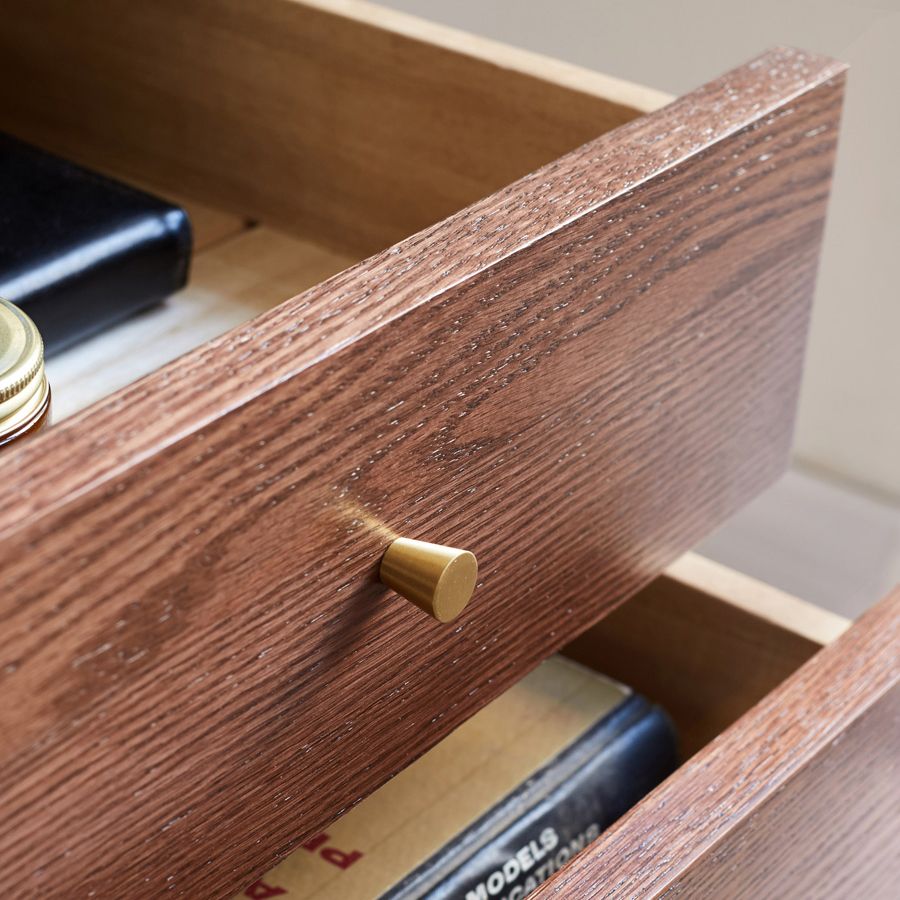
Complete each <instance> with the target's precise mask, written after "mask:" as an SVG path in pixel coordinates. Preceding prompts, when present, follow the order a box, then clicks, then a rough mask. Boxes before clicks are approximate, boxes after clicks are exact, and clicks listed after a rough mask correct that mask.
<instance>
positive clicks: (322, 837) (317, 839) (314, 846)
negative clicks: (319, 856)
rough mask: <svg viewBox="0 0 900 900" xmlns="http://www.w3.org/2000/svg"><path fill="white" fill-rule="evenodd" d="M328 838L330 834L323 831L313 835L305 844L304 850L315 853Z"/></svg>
mask: <svg viewBox="0 0 900 900" xmlns="http://www.w3.org/2000/svg"><path fill="white" fill-rule="evenodd" d="M327 840H328V835H327V834H325V832H324V831H323V832H322V833H321V834H316V835H313V836H312V837H311V838H310V839H309V840H308V841H306V842H305V843H304V844H303V849H304V850H309V852H310V853H315V852H316V850H318V849H319V847H321V846H322V844H324V843H325V841H327Z"/></svg>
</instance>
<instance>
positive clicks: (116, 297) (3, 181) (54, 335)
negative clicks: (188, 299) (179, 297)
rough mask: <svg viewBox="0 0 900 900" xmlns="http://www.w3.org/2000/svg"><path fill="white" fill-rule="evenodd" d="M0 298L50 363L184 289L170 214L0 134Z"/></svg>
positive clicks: (179, 244) (170, 208)
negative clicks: (32, 327) (24, 320)
mask: <svg viewBox="0 0 900 900" xmlns="http://www.w3.org/2000/svg"><path fill="white" fill-rule="evenodd" d="M0 197H2V202H0V296H2V297H5V298H6V299H7V300H11V301H12V302H13V303H16V304H18V305H19V306H21V307H22V309H24V310H25V311H26V312H27V313H28V314H29V315H30V316H31V317H32V319H34V321H35V324H36V325H37V326H38V328H39V329H40V332H41V334H42V336H43V338H44V344H45V347H46V352H47V354H48V355H51V354H52V353H54V352H57V351H58V350H61V349H62V348H64V347H66V346H68V345H70V344H72V343H75V342H76V341H79V340H81V339H83V338H85V337H88V336H90V335H92V334H94V333H96V332H98V331H100V330H102V329H103V328H106V327H108V326H109V325H112V324H114V323H115V322H118V321H120V320H121V319H124V318H125V317H127V316H130V315H132V314H133V313H135V312H137V311H139V310H142V309H145V308H147V307H149V306H153V305H154V304H156V303H158V302H159V301H160V300H162V299H163V298H164V297H166V296H168V295H169V294H171V293H173V292H174V291H177V290H178V289H179V288H180V287H183V285H184V283H185V281H186V279H187V272H188V266H189V263H190V256H191V226H190V221H189V220H188V217H187V213H185V211H184V210H183V209H180V208H179V207H177V206H174V205H172V204H171V203H167V202H165V201H164V200H160V199H158V198H157V197H153V196H151V195H150V194H147V193H144V192H143V191H139V190H136V189H134V188H132V187H129V186H127V185H124V184H121V183H120V182H117V181H114V180H113V179H111V178H107V177H105V176H103V175H99V174H97V173H95V172H91V171H89V170H87V169H84V168H82V167H81V166H77V165H74V164H73V163H70V162H67V161H66V160H64V159H60V158H59V157H57V156H53V155H51V154H49V153H45V152H44V151H42V150H39V149H37V148H35V147H32V146H30V145H28V144H25V143H23V142H21V141H19V140H16V139H15V138H12V137H9V136H8V135H2V134H0Z"/></svg>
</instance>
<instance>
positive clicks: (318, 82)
mask: <svg viewBox="0 0 900 900" xmlns="http://www.w3.org/2000/svg"><path fill="white" fill-rule="evenodd" d="M73 34H77V35H78V39H77V40H71V39H70V36H71V35H73ZM667 99H668V98H666V97H665V95H663V94H660V93H658V92H656V91H650V90H647V89H641V88H637V87H635V86H633V85H628V84H627V83H623V82H619V81H616V79H613V78H609V77H606V76H602V75H598V74H595V73H592V72H588V71H586V70H583V69H578V68H577V67H574V66H566V65H564V64H562V63H556V62H553V61H549V60H545V59H543V58H541V57H538V56H536V55H534V54H530V53H526V52H524V51H516V50H513V49H511V48H507V47H503V46H502V45H499V44H496V43H493V42H490V41H486V40H483V39H477V38H473V37H471V36H469V35H462V34H460V33H458V32H455V31H453V30H452V29H448V28H445V27H442V26H439V25H434V24H431V23H427V22H421V21H419V20H417V19H415V18H412V17H410V16H405V15H402V14H400V13H396V12H392V11H390V10H385V9H380V8H378V7H375V6H372V5H370V4H367V3H356V2H347V0H340V2H322V0H320V2H316V3H298V2H294V0H192V2H190V3H184V2H181V0H162V2H160V0H157V2H154V3H134V2H131V0H84V2H81V3H77V4H73V3H71V2H70V0H18V2H17V0H7V2H6V3H5V4H4V16H3V28H2V29H0V116H2V120H3V123H4V126H3V127H4V129H5V130H7V131H12V132H14V133H17V134H20V135H22V136H24V137H26V138H28V139H31V140H34V141H36V142H38V143H40V144H43V145H45V146H48V147H51V148H54V149H57V150H59V151H60V152H63V153H65V154H66V155H69V156H71V157H73V158H77V159H80V160H82V161H85V162H89V163H90V164H91V165H94V166H98V167H100V168H102V169H112V170H114V171H116V172H123V173H125V174H128V175H131V176H133V177H136V178H141V179H147V180H149V181H151V182H153V183H155V184H158V185H160V187H162V188H169V189H170V190H175V191H177V192H179V193H185V194H187V195H188V196H191V197H194V198H195V199H197V200H199V201H202V202H204V203H207V204H209V205H211V206H214V207H219V208H222V209H224V210H227V211H230V212H233V213H237V214H239V215H242V216H246V217H249V218H252V219H257V220H260V221H262V222H265V223H266V224H267V225H270V226H274V227H278V228H281V229H284V230H287V231H291V232H296V233H299V234H301V235H303V236H305V237H307V238H311V239H313V240H316V241H324V242H326V243H327V244H329V245H332V246H335V247H338V248H340V249H342V250H350V251H351V252H354V253H359V254H360V255H364V254H367V253H371V252H374V251H375V250H380V249H383V248H384V247H386V246H388V245H389V244H393V243H394V242H395V241H398V240H400V239H401V238H405V237H407V236H408V235H410V234H412V233H414V232H416V231H418V230H419V229H421V228H424V227H426V226H428V225H431V224H433V223H434V222H436V221H438V220H439V219H442V218H443V217H445V216H448V215H450V214H451V213H454V212H456V211H457V210H459V209H461V208H462V207H463V206H466V205H467V204H469V203H472V202H473V201H475V200H478V199H479V198H481V197H484V196H485V195H486V194H489V193H491V192H492V191H495V190H497V189H498V188H500V187H503V186H504V185H506V184H509V183H510V182H511V181H513V180H514V179H516V178H519V177H521V176H522V175H524V174H526V173H527V172H530V171H531V170H533V169H535V168H537V167H538V166H541V165H544V164H545V163H547V162H549V161H550V160H552V159H555V158H556V157H557V156H560V155H561V154H562V153H566V152H568V151H569V150H572V149H573V148H574V147H577V146H578V145H579V144H582V143H584V142H585V141H587V140H590V139H592V138H595V137H596V136H597V135H598V134H600V133H601V132H603V131H607V130H609V129H611V128H615V127H616V126H618V125H621V124H622V123H624V122H627V121H629V120H630V119H633V118H634V117H635V116H637V115H639V114H640V113H641V112H642V111H645V110H648V109H653V108H656V107H658V106H660V105H662V103H664V102H666V100H667Z"/></svg>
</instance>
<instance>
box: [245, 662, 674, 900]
mask: <svg viewBox="0 0 900 900" xmlns="http://www.w3.org/2000/svg"><path fill="white" fill-rule="evenodd" d="M676 765H677V753H676V742H675V736H674V733H673V730H672V726H671V724H670V722H669V720H668V718H667V716H666V715H665V713H663V712H662V710H660V709H659V708H658V707H656V706H654V705H653V704H651V703H649V702H648V701H647V700H646V699H644V698H643V697H640V696H639V695H636V694H633V693H632V692H631V691H630V690H629V689H628V688H626V687H624V686H622V685H619V684H617V683H615V682H612V681H609V680H608V679H605V678H603V677H602V676H601V675H598V674H597V673H596V672H593V671H591V670H589V669H586V668H584V667H582V666H579V665H576V664H575V663H572V662H570V661H569V660H566V659H564V658H562V657H554V658H552V659H550V660H547V662H545V663H543V664H542V665H541V666H540V667H538V669H536V670H535V671H534V672H532V673H531V674H530V675H528V676H527V677H526V678H525V679H524V680H523V681H522V682H520V683H519V684H517V685H515V686H514V687H513V688H511V689H510V690H509V691H508V692H507V693H506V694H504V695H503V696H502V697H500V698H499V699H498V700H495V701H494V702H493V703H492V704H489V705H488V706H487V707H485V709H483V710H482V711H481V712H479V713H478V714H476V715H475V716H474V717H473V718H472V719H470V720H469V721H468V722H466V723H465V724H464V725H462V726H460V728H459V729H457V730H456V731H455V732H454V733H453V734H451V735H450V736H449V737H448V738H446V739H445V740H444V741H443V742H442V743H441V744H438V746H437V747H435V748H434V749H433V750H431V751H430V752H429V753H426V754H425V755H424V756H423V757H422V758H421V759H419V760H418V761H416V762H415V763H413V764H412V765H411V766H410V767H409V768H408V769H406V770H404V771H403V772H401V773H400V774H399V775H398V776H397V777H396V778H395V779H394V780H393V781H391V782H389V783H388V784H387V785H385V786H384V787H383V788H381V790H379V791H376V793H374V794H373V795H372V796H371V797H369V798H368V799H367V800H365V801H363V802H362V803H361V804H360V805H359V806H358V807H356V808H355V809H353V810H351V811H350V812H349V813H348V814H347V815H346V816H344V817H343V818H342V819H340V820H338V821H337V822H335V823H334V824H333V825H332V826H331V827H330V828H328V829H326V831H324V832H322V833H321V834H319V835H315V836H314V837H312V838H311V839H310V840H308V841H307V842H306V843H305V844H304V845H303V846H302V847H301V848H300V849H299V850H296V851H295V852H294V853H293V854H292V855H291V856H289V857H288V858H287V859H286V860H285V861H284V862H283V863H281V865H279V866H278V867H277V868H275V869H273V870H272V871H271V872H270V873H269V874H268V875H266V876H265V877H264V878H263V879H261V880H260V881H257V882H255V883H254V884H252V885H250V886H249V887H248V888H247V889H246V891H245V892H244V894H243V895H242V896H244V897H252V898H256V900H260V898H264V897H279V896H281V897H286V898H291V897H297V898H300V897H308V896H314V897H316V898H317V900H374V898H376V897H380V898H382V900H419V898H425V897H427V898H429V900H431V898H433V900H521V898H523V897H525V896H526V895H527V894H528V893H530V892H531V891H532V890H533V889H534V888H536V887H537V886H538V885H539V884H540V883H542V882H543V881H545V880H546V879H547V878H549V877H550V876H551V875H552V874H553V873H554V872H556V871H557V870H558V869H559V868H561V867H562V866H563V865H565V864H566V863H567V862H568V861H569V860H570V859H571V858H572V857H573V856H574V855H575V854H577V853H578V852H579V851H581V850H582V849H584V848H585V847H586V846H587V845H588V844H589V843H590V842H591V841H592V840H594V838H596V837H597V836H598V835H599V834H600V832H601V831H602V830H603V829H604V828H606V827H607V826H609V825H610V824H612V823H613V822H614V821H615V820H616V819H618V818H619V817H620V816H621V815H622V814H623V813H625V812H626V811H627V810H628V809H629V807H631V806H632V805H633V804H635V803H636V802H637V801H638V800H640V799H641V797H643V796H644V795H645V794H646V793H647V792H648V791H650V790H652V789H653V788H654V787H655V786H656V785H657V784H659V783H660V782H661V781H662V780H663V779H664V778H665V777H666V776H667V775H668V774H669V773H670V772H672V771H673V770H674V768H675V766H676Z"/></svg>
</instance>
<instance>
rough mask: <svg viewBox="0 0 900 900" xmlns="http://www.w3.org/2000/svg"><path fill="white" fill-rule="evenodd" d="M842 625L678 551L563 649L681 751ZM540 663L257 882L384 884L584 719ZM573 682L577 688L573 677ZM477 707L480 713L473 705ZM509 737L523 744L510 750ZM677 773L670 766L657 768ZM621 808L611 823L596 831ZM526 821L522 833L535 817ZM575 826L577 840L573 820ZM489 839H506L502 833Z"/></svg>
mask: <svg viewBox="0 0 900 900" xmlns="http://www.w3.org/2000/svg"><path fill="white" fill-rule="evenodd" d="M848 625H849V623H848V622H847V621H846V620H843V619H841V618H840V617H838V616H835V615H834V614H833V613H829V612H827V611H825V610H821V609H819V608H817V607H815V606H813V605H811V604H808V603H805V602H803V601H801V600H799V599H797V598H795V597H791V596H788V595H785V594H784V593H782V592H781V591H778V590H777V589H775V588H772V587H771V586H769V585H766V584H763V583H760V582H757V581H755V580H754V579H751V578H748V577H747V576H744V575H741V574H739V573H737V572H734V571H733V570H730V569H727V568H725V567H723V566H720V565H718V564H716V563H713V562H711V561H709V560H706V559H704V558H703V557H700V556H697V555H695V554H687V555H685V556H683V557H681V558H680V559H679V560H678V561H677V562H676V563H675V564H673V565H672V566H671V567H670V568H669V569H668V570H667V571H666V573H665V574H664V575H662V576H660V577H658V578H657V579H656V580H654V581H653V582H651V583H650V584H649V585H648V586H647V587H646V588H645V589H644V590H643V591H641V592H640V593H638V594H637V595H635V596H634V597H632V598H631V599H630V600H628V601H626V602H625V603H624V604H622V605H621V606H620V607H618V608H617V609H616V610H615V611H614V612H613V613H611V614H610V615H609V616H608V617H607V618H605V619H604V620H602V621H601V622H600V623H599V624H597V625H595V626H594V627H593V628H591V629H589V630H588V631H587V632H586V633H584V634H583V635H582V636H581V637H580V638H578V639H577V640H576V641H575V642H574V643H572V644H570V645H569V646H568V647H566V648H565V649H564V650H563V653H564V654H565V655H567V656H569V657H571V658H573V659H575V660H577V661H578V662H580V663H581V664H583V665H585V666H587V667H589V668H591V669H594V670H596V671H598V672H600V673H601V674H604V675H611V676H613V677H614V678H616V679H618V680H621V681H622V682H624V683H626V684H628V685H630V686H632V687H633V688H635V689H636V690H637V691H639V692H640V693H642V694H644V696H646V697H648V698H649V699H651V700H652V701H654V702H656V703H657V704H659V705H660V706H662V707H663V708H664V709H665V710H666V711H667V712H668V714H669V716H670V718H671V719H672V721H673V724H674V725H675V730H676V732H677V735H678V738H679V741H680V747H679V750H680V757H681V759H682V761H687V759H688V758H689V757H691V756H693V754H694V753H696V752H697V751H698V750H700V749H701V748H703V747H704V746H705V745H706V744H708V743H710V742H711V741H712V740H714V739H715V738H716V737H717V736H718V735H720V734H721V733H722V732H724V731H725V730H726V729H727V728H728V727H729V726H730V725H731V724H732V723H734V722H736V721H737V720H738V719H739V718H740V717H741V716H742V715H744V713H746V712H747V711H748V710H750V708H751V707H753V706H754V705H756V704H757V703H758V702H759V701H760V700H762V699H763V698H764V697H765V696H766V695H767V694H769V693H771V692H772V691H773V690H775V688H777V687H778V686H779V685H780V684H781V683H782V682H784V681H785V680H786V679H787V678H789V676H791V675H792V674H793V673H794V672H795V671H796V670H797V669H798V668H799V667H800V666H801V665H803V663H805V662H806V661H807V660H808V659H809V658H810V657H811V656H812V655H813V654H815V653H816V652H818V651H819V650H820V649H821V648H822V647H823V646H824V645H825V644H828V643H831V642H832V641H833V640H835V639H837V638H838V637H839V636H840V635H841V634H842V633H843V632H844V630H845V629H846V628H847V627H848ZM554 672H555V675H554V677H552V678H548V677H547V675H546V671H545V673H544V675H543V676H542V677H543V679H544V680H542V681H538V682H531V681H529V680H526V685H523V687H524V692H522V693H518V694H515V692H511V693H510V694H509V695H506V696H505V697H504V698H503V699H502V700H500V701H497V703H496V704H495V705H494V707H492V708H491V709H488V710H483V711H482V712H481V713H480V714H479V715H478V716H476V717H475V719H474V720H472V721H470V722H468V723H467V724H466V725H464V726H463V727H462V728H460V729H459V730H458V731H455V732H453V733H452V734H451V735H450V736H448V737H447V738H445V739H444V741H443V742H442V743H441V744H439V745H438V746H437V747H435V748H434V749H433V750H432V751H430V753H429V755H428V758H427V759H424V760H422V761H421V762H419V763H416V764H414V765H413V766H412V768H411V770H409V771H408V772H406V773H403V775H402V776H400V777H399V778H398V779H396V781H393V782H391V783H389V784H388V785H385V786H384V787H383V788H382V789H381V790H380V791H378V792H376V794H375V795H373V796H372V797H370V798H367V799H366V800H364V801H363V803H362V804H361V806H360V808H359V809H357V810H354V811H352V812H351V813H350V814H349V815H348V816H347V818H346V819H345V820H343V821H341V822H340V823H339V824H337V823H332V825H330V826H329V827H328V828H327V829H326V830H324V831H323V832H322V834H321V835H320V836H319V837H318V838H316V839H315V840H313V841H312V842H310V843H308V844H306V845H304V846H303V847H301V848H298V849H297V850H295V851H294V853H293V854H292V855H291V859H290V860H289V861H288V862H287V863H286V864H285V865H284V866H280V867H278V868H276V869H275V870H273V871H272V872H271V873H270V874H268V875H266V876H265V877H264V878H263V880H262V881H261V882H258V883H257V888H258V889H259V890H265V889H270V888H273V886H277V887H278V888H280V889H287V890H288V891H289V892H290V893H291V894H293V893H294V892H295V891H298V892H301V893H302V892H304V891H306V890H313V889H315V890H321V891H322V892H323V896H327V897H332V896H338V895H339V891H340V892H341V893H342V894H343V895H345V896H347V897H352V898H362V897H367V896H373V895H374V894H376V893H377V894H379V895H380V894H381V892H382V891H383V890H387V889H388V888H389V887H390V886H391V885H392V884H394V883H395V879H398V878H402V877H403V875H404V874H405V873H406V872H408V871H409V870H411V869H414V868H415V867H416V866H418V865H421V864H422V863H423V862H424V861H425V860H426V859H428V858H429V857H431V855H432V854H433V853H435V852H436V851H437V849H438V848H439V847H440V846H442V843H443V842H445V841H450V840H452V838H453V836H454V835H456V834H458V833H459V832H460V831H461V830H464V829H466V827H467V825H468V823H470V822H471V821H472V815H473V813H472V809H478V810H479V813H478V814H481V812H482V811H483V805H481V806H480V805H479V803H481V804H484V803H485V802H486V801H484V800H483V797H484V796H489V797H496V798H498V799H499V798H500V797H503V796H505V795H506V794H507V793H508V792H509V791H511V790H513V789H514V787H515V786H516V785H517V784H518V783H519V782H520V781H522V780H524V779H525V778H526V777H528V773H530V772H531V771H532V770H531V769H529V768H527V766H528V764H529V763H530V764H531V765H534V759H535V758H537V757H536V756H535V754H536V752H537V751H536V750H535V749H534V748H535V747H538V746H540V747H542V748H543V749H544V752H548V750H547V748H549V747H555V748H557V749H558V746H559V745H564V744H565V743H566V742H567V741H569V740H572V738H573V736H574V735H575V734H577V733H578V728H579V727H582V728H583V727H584V721H587V720H588V719H589V716H588V714H587V713H586V712H585V710H587V709H591V710H593V709H594V707H592V706H591V702H593V703H597V702H598V701H597V700H596V698H595V699H594V700H593V701H587V700H585V696H586V694H580V693H578V691H576V690H575V689H574V687H573V684H570V683H569V682H567V681H565V680H562V681H560V680H559V678H560V676H559V671H558V670H554ZM529 679H530V676H529ZM573 683H575V682H574V676H573ZM538 684H539V685H540V687H537V685H538ZM562 684H566V685H567V688H566V689H563V688H562V687H561V685H562ZM577 684H578V685H579V686H580V689H581V690H584V685H585V682H577ZM594 690H597V687H596V686H594ZM606 690H609V688H608V687H607V688H606ZM529 691H530V692H531V693H530V694H529ZM514 694H515V696H513V695H514ZM575 696H577V697H578V699H577V700H576V699H574V697H575ZM592 696H593V695H592ZM526 698H527V699H526ZM501 704H505V705H503V706H502V709H501ZM486 714H490V715H493V716H494V718H492V719H484V718H483V717H484V716H485V715H486ZM595 714H596V713H595ZM480 717H481V718H480ZM538 720H539V721H541V722H542V723H543V727H542V728H541V729H540V731H541V737H540V739H535V738H534V735H533V734H532V731H533V729H534V728H535V724H536V721H538ZM576 723H580V726H579V724H576ZM488 735H490V737H487V736H488ZM554 741H557V742H559V743H558V744H555V743H554ZM522 744H526V745H528V746H529V749H528V750H527V751H526V750H523V749H522ZM632 750H633V751H634V750H635V748H632ZM552 752H555V751H552ZM584 762H585V761H584V760H583V761H582V764H581V765H582V767H584ZM650 764H652V763H650ZM612 765H615V764H612ZM423 766H424V768H423ZM462 773H465V775H464V776H463V775H462ZM463 777H464V780H463ZM680 777H681V773H680V772H679V771H677V770H676V772H674V773H673V774H672V775H671V776H670V778H671V779H673V780H678V779H679V778H680ZM471 784H476V785H479V788H480V790H479V792H474V793H473V792H472V791H471V790H470V787H469V786H470V785H471ZM624 789H626V790H627V788H624ZM451 796H452V797H453V800H452V802H451V801H450V800H449V799H448V798H450V797H451ZM532 802H533V800H532ZM645 802H647V803H652V802H653V801H652V800H650V799H649V798H646V799H645V800H644V801H640V802H639V803H638V804H637V805H638V807H640V806H641V805H642V804H643V803H645ZM478 814H476V815H475V817H476V818H477V815H478ZM675 814H676V815H677V813H675ZM622 822H624V820H621V821H620V822H619V823H617V824H616V825H614V826H613V825H611V826H610V827H609V830H608V832H607V835H608V834H609V833H611V832H612V831H613V830H614V829H615V828H617V827H620V826H621V824H622ZM482 827H484V826H482ZM531 827H532V829H533V831H534V833H535V834H536V833H537V828H536V826H534V825H533V824H532V826H531ZM660 827H662V826H660ZM419 832H421V836H419ZM492 833H493V834H496V831H494V832H492ZM583 837H585V838H586V839H587V840H590V837H589V835H587V834H585V835H583ZM319 840H321V841H322V842H327V843H330V844H333V845H335V846H338V847H345V846H346V847H354V848H357V852H358V855H359V856H360V857H361V858H368V859H369V860H370V861H369V862H368V863H366V864H364V865H363V866H361V867H355V868H353V870H352V873H351V872H339V871H338V870H337V869H334V868H333V867H330V866H326V865H322V864H321V862H320V861H318V860H317V859H316V854H315V853H314V852H313V850H314V848H315V846H316V845H317V842H318V841H319ZM503 840H505V841H506V844H507V845H508V844H509V842H510V841H511V840H512V839H511V838H509V837H508V836H507V837H506V838H504V839H503ZM579 846H580V845H579ZM463 856H465V853H464V854H463ZM495 856H496V854H495ZM501 858H502V855H501ZM373 859H374V860H377V862H376V863H373V862H372V860H373ZM556 865H560V863H559V861H558V860H557V862H556ZM326 870H327V871H326ZM445 874H446V873H445ZM434 877H438V876H434ZM538 877H539V878H540V877H546V876H538ZM426 883H427V884H430V885H431V886H433V884H434V882H428V881H427V880H426ZM338 886H339V887H338ZM247 895H248V896H250V895H251V894H250V893H249V892H248V894H247Z"/></svg>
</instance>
